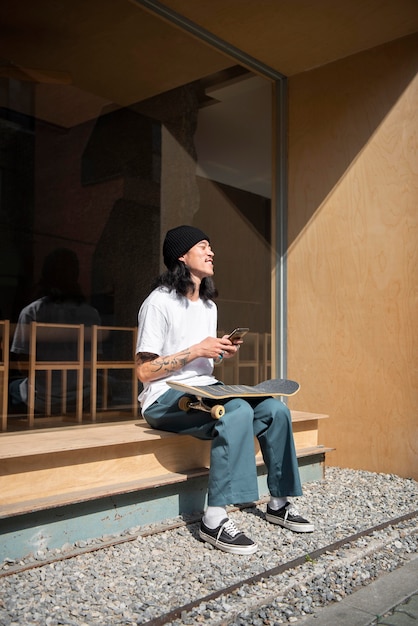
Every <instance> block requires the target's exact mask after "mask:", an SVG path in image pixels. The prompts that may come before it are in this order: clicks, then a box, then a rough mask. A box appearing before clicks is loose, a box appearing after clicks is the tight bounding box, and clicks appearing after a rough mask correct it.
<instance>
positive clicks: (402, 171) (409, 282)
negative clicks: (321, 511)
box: [288, 36, 418, 478]
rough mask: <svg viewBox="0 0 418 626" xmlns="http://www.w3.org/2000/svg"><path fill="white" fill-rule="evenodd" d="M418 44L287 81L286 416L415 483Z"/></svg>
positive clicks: (355, 463) (358, 459)
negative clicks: (301, 418)
mask: <svg viewBox="0 0 418 626" xmlns="http://www.w3.org/2000/svg"><path fill="white" fill-rule="evenodd" d="M417 69H418V41H417V37H416V36H415V37H410V38H406V39H403V40H399V41H397V42H394V43H392V44H390V45H387V46H384V47H381V48H376V49H374V50H372V51H369V52H365V53H363V54H360V55H356V56H354V57H351V58H349V59H345V60H344V61H340V62H338V63H335V64H331V65H329V66H326V67H323V68H320V69H318V70H315V71H312V72H308V73H306V74H303V75H300V76H298V77H295V78H292V79H290V81H289V111H290V129H289V166H290V168H289V252H288V297H289V306H288V317H289V326H288V350H289V359H288V363H289V369H288V374H289V376H290V377H291V378H296V379H297V380H299V381H300V382H301V384H302V388H301V392H300V393H299V394H298V396H296V397H295V398H294V399H292V402H291V408H296V409H297V408H300V409H306V410H309V411H320V412H324V413H328V414H330V417H331V418H330V420H327V421H326V423H325V422H324V423H322V424H321V425H320V437H319V439H320V441H321V443H323V444H324V445H326V446H330V447H331V446H335V447H336V452H335V453H334V454H333V455H332V456H331V457H330V460H331V462H332V463H333V464H335V465H340V466H348V467H353V468H363V469H368V470H372V471H382V472H394V473H397V474H400V475H402V476H414V477H415V478H418V156H417V129H418V114H417V111H418V107H417V103H418V79H417Z"/></svg>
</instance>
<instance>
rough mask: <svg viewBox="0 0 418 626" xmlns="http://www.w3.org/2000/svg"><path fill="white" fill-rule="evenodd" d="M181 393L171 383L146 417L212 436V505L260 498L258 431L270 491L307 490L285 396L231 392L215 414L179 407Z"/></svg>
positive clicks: (204, 436)
mask: <svg viewBox="0 0 418 626" xmlns="http://www.w3.org/2000/svg"><path fill="white" fill-rule="evenodd" d="M182 395H183V394H182V393H181V392H179V391H175V390H174V389H170V390H169V391H167V392H166V393H164V394H163V395H162V396H160V397H159V398H158V400H156V402H154V403H153V404H152V405H151V406H150V407H148V408H147V409H146V411H145V414H144V418H145V419H146V421H147V422H148V424H149V425H150V426H151V427H152V428H158V429H159V430H167V431H170V432H175V433H181V434H184V435H192V436H193V437H197V438H199V439H209V440H211V441H212V443H211V454H210V469H209V483H208V505H209V506H227V505H229V504H240V503H244V502H252V501H254V500H258V498H259V494H258V483H257V469H256V464H255V451H254V437H257V439H258V441H259V444H260V449H261V452H262V455H263V459H264V463H265V465H266V468H267V484H268V488H269V491H270V495H272V496H276V497H278V496H300V495H302V487H301V483H300V477H299V468H298V463H297V458H296V452H295V445H294V441H293V433H292V422H291V418H290V411H289V409H288V408H287V406H286V405H285V404H283V402H281V401H280V400H278V399H276V398H261V399H260V398H258V399H254V400H253V399H252V400H250V401H248V400H246V399H243V398H232V399H231V400H227V401H226V402H224V406H225V415H224V416H223V417H222V418H221V419H219V420H214V419H213V418H212V417H211V416H210V414H209V413H206V412H204V411H198V410H194V409H192V410H191V411H188V412H187V413H186V412H184V411H183V410H181V409H179V407H178V402H179V398H180V397H181V396H182ZM217 404H219V402H217Z"/></svg>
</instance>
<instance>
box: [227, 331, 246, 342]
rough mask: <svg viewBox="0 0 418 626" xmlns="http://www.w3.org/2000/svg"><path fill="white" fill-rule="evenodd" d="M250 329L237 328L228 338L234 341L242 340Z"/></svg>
mask: <svg viewBox="0 0 418 626" xmlns="http://www.w3.org/2000/svg"><path fill="white" fill-rule="evenodd" d="M249 330H250V329H249V328H235V329H234V330H233V331H232V333H230V334H229V335H228V339H229V340H230V341H232V343H234V341H241V339H242V338H243V337H244V335H246V334H247V333H248V331H249Z"/></svg>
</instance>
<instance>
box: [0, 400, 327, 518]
mask: <svg viewBox="0 0 418 626" xmlns="http://www.w3.org/2000/svg"><path fill="white" fill-rule="evenodd" d="M326 417H327V416H326V415H322V414H312V413H305V412H301V411H292V424H293V431H294V438H295V445H296V450H297V456H298V458H299V459H302V458H304V457H306V458H308V457H310V456H311V457H314V456H317V455H323V456H325V452H327V451H328V450H329V449H325V448H324V447H323V446H320V445H319V444H318V421H319V420H321V419H324V418H326ZM2 444H3V445H2V446H1V451H0V518H1V517H3V518H4V517H9V516H13V515H19V514H23V513H28V512H33V511H37V510H42V509H45V508H51V507H57V506H63V505H68V504H73V503H76V502H83V501H87V500H94V499H98V498H101V497H107V496H111V495H115V494H122V493H128V492H133V491H141V490H144V489H150V488H157V487H159V486H161V485H167V484H173V483H182V482H185V481H187V480H190V478H192V477H194V476H205V475H207V473H208V467H209V451H210V442H208V441H202V440H199V439H196V438H194V437H190V436H185V435H178V434H175V433H168V432H163V431H158V430H154V429H151V428H150V427H149V426H148V425H147V423H146V422H145V421H144V420H142V419H140V420H130V421H125V422H121V423H118V424H115V423H112V424H91V425H85V426H78V427H77V426H76V427H74V426H72V427H69V428H65V427H61V428H56V429H48V430H35V431H31V432H18V433H5V434H3V435H2ZM255 453H256V460H257V464H258V465H262V464H263V462H262V458H261V454H260V451H259V450H258V444H256V447H255Z"/></svg>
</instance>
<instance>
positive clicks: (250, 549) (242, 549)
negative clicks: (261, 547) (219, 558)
mask: <svg viewBox="0 0 418 626" xmlns="http://www.w3.org/2000/svg"><path fill="white" fill-rule="evenodd" d="M199 536H200V538H201V540H202V541H206V542H207V543H210V544H211V545H212V546H214V547H215V548H219V550H223V552H228V553H229V554H241V555H246V554H254V552H256V551H257V550H258V546H257V544H256V543H253V544H252V545H250V546H235V545H233V544H229V543H222V542H221V541H216V539H214V538H213V537H211V536H210V535H207V534H206V533H204V532H203V531H202V530H199Z"/></svg>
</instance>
